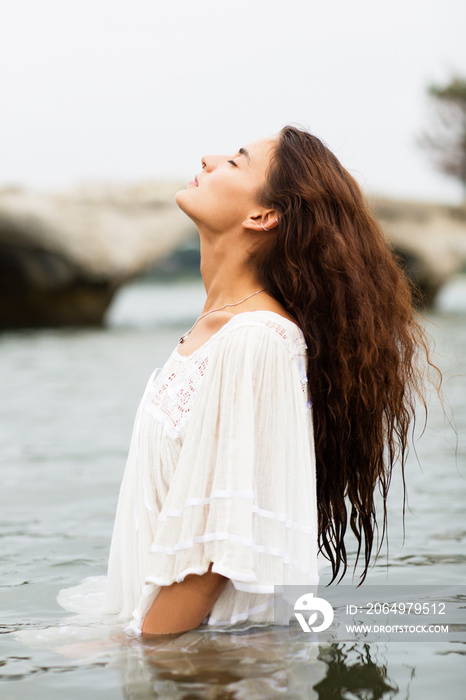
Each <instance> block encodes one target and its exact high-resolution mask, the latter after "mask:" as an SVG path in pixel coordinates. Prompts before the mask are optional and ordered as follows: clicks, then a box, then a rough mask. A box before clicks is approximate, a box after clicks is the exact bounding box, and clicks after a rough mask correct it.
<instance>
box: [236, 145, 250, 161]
mask: <svg viewBox="0 0 466 700" xmlns="http://www.w3.org/2000/svg"><path fill="white" fill-rule="evenodd" d="M238 153H239V154H240V155H242V156H246V158H247V161H248V163H249V161H250V160H251V157H250V155H249V151H247V150H246V149H245V148H240V149H239V151H238Z"/></svg>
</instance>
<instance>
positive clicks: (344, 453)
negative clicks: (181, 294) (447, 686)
mask: <svg viewBox="0 0 466 700" xmlns="http://www.w3.org/2000/svg"><path fill="white" fill-rule="evenodd" d="M260 201H261V203H262V204H264V205H265V206H267V207H271V208H272V207H273V208H275V209H276V210H277V212H278V219H279V224H278V229H276V230H277V235H276V238H275V240H274V242H273V244H272V247H271V248H269V249H268V250H267V251H266V253H265V254H264V252H262V253H261V254H260V257H255V258H254V263H255V265H256V266H257V268H258V271H259V276H260V281H261V283H262V285H263V286H264V288H265V289H267V291H268V292H269V293H270V294H271V295H272V296H274V297H275V298H276V299H277V300H278V301H280V302H281V304H282V305H283V306H284V307H285V309H286V310H287V311H288V313H289V314H290V315H291V316H292V317H293V318H294V319H295V320H296V322H297V324H298V325H299V326H300V328H301V329H302V331H303V333H304V336H305V339H306V343H307V376H308V386H309V392H310V397H311V399H312V405H313V421H314V434H315V452H316V467H317V504H318V521H319V545H320V550H321V552H323V553H324V555H325V556H326V557H327V558H328V559H329V560H330V562H331V565H332V573H333V577H332V581H333V580H335V579H336V577H337V576H338V574H339V572H340V570H341V569H342V573H341V577H343V576H344V574H345V573H346V571H347V567H348V563H347V551H346V546H345V533H346V532H347V527H348V519H349V525H350V527H351V530H352V531H353V533H354V534H355V536H356V538H357V542H358V548H357V556H356V563H355V568H356V564H357V562H358V560H359V558H360V556H361V555H362V557H363V565H364V570H363V572H362V574H361V582H362V581H363V580H364V578H365V577H366V574H367V571H368V568H369V566H370V563H371V560H372V552H373V550H374V538H375V533H376V531H378V533H379V544H378V547H377V548H376V555H377V554H378V553H379V552H380V547H381V545H382V542H383V540H384V536H385V534H386V522H387V507H386V500H387V494H388V489H389V486H390V481H391V475H392V469H393V467H394V465H395V463H397V462H398V463H399V464H400V467H401V472H402V477H403V484H404V483H405V482H404V468H405V462H406V457H407V452H408V442H409V435H408V431H409V428H410V426H411V424H412V423H413V421H414V420H415V401H416V398H417V397H418V398H420V399H421V405H423V406H424V408H426V403H425V401H424V399H423V386H424V374H425V367H428V366H429V365H431V364H432V363H431V361H430V358H429V348H428V338H427V336H426V333H425V331H424V329H423V327H422V326H421V325H420V323H419V321H418V320H417V317H416V313H415V312H414V310H413V293H412V289H411V286H410V284H409V283H408V281H407V279H406V277H405V275H404V273H403V271H402V269H401V267H400V265H399V263H398V261H397V259H396V258H395V255H394V253H393V251H392V249H391V247H390V245H389V244H388V242H387V240H386V239H385V237H384V235H383V233H382V230H381V227H380V225H379V224H378V222H377V221H376V219H375V218H374V216H373V214H372V213H371V211H370V209H369V206H368V204H367V202H366V200H365V198H364V196H363V194H362V192H361V189H360V187H359V185H358V184H357V182H356V181H355V180H354V178H353V177H352V176H351V175H350V174H349V173H348V172H347V171H346V170H345V168H343V166H342V165H341V164H340V162H339V161H338V159H337V158H336V156H335V155H334V154H333V153H332V152H331V151H330V150H329V149H328V148H327V147H326V146H325V145H324V144H323V143H322V142H321V141H320V140H319V139H318V138H316V137H315V136H313V135H311V134H310V133H308V132H306V131H304V130H301V129H299V128H295V127H291V126H286V127H285V128H284V129H282V131H281V132H280V134H279V137H278V142H277V145H276V149H275V152H274V154H273V157H272V160H271V164H270V167H269V171H268V173H267V179H266V185H265V188H264V189H263V190H262V192H261V193H260ZM420 354H424V357H426V358H427V362H426V363H424V366H423V367H424V368H423V367H422V366H421V363H420V362H419V355H420ZM432 366H433V365H432ZM377 487H378V488H379V490H380V493H381V496H382V504H383V505H382V510H383V513H382V527H381V528H378V523H377V515H376V505H375V503H376V502H375V492H376V489H377ZM403 514H404V502H403ZM341 577H340V579H341Z"/></svg>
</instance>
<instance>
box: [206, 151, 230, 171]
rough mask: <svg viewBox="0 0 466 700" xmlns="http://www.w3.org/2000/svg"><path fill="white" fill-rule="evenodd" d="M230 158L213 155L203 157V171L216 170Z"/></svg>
mask: <svg viewBox="0 0 466 700" xmlns="http://www.w3.org/2000/svg"><path fill="white" fill-rule="evenodd" d="M229 157H230V156H213V155H206V156H202V158H201V164H202V169H203V170H207V171H210V170H214V169H215V168H216V167H217V165H219V164H220V163H221V162H222V161H225V160H227V158H229Z"/></svg>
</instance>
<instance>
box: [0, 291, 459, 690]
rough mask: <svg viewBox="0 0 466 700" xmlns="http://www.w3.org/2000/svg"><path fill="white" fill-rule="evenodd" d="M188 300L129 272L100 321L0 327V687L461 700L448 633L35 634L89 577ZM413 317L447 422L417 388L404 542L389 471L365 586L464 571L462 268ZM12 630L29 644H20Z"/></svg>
mask: <svg viewBox="0 0 466 700" xmlns="http://www.w3.org/2000/svg"><path fill="white" fill-rule="evenodd" d="M203 298H204V293H203V288H202V286H201V284H200V283H190V284H178V285H172V286H163V287H162V286H157V285H147V284H139V285H133V286H132V287H130V288H127V289H125V290H123V291H122V293H121V294H120V296H119V298H118V299H117V300H116V303H115V304H114V306H113V307H112V309H111V311H110V314H109V317H108V326H107V327H106V328H104V329H97V330H79V329H78V330H45V331H30V332H22V333H6V334H3V335H2V336H1V337H0V379H1V387H2V392H1V395H0V426H1V427H0V431H1V432H0V453H1V464H2V490H1V495H0V499H1V503H0V505H1V509H0V520H1V528H0V535H1V565H0V586H1V595H2V604H1V614H2V616H1V631H2V636H1V637H0V694H1V697H5V698H8V699H10V698H11V699H12V700H13V699H15V698H30V697H34V698H36V700H41V699H42V698H44V700H45V699H47V700H52V699H54V698H66V699H67V700H74V699H75V698H76V700H77V699H78V698H79V699H81V698H83V697H90V698H93V697H99V698H112V699H117V698H141V699H143V698H151V697H158V698H230V697H231V698H248V699H250V698H275V697H277V698H278V697H289V698H320V699H325V698H384V699H385V698H411V699H416V700H417V699H419V700H437V699H438V698H439V697H447V698H449V700H456V699H458V700H459V699H460V698H463V697H464V681H465V673H464V668H465V664H464V656H465V653H466V649H465V647H464V646H463V645H462V644H458V643H451V644H449V643H439V642H435V643H387V644H369V645H364V644H362V643H361V644H349V643H339V644H329V645H327V646H321V647H318V646H316V645H314V644H312V643H310V642H309V639H308V638H307V637H306V636H305V635H304V634H303V633H301V632H300V631H299V630H297V629H290V630H277V629H276V628H270V629H268V630H266V631H264V630H262V631H252V632H248V633H244V632H238V633H236V634H231V635H230V634H219V633H213V632H208V633H203V634H200V633H198V632H191V633H189V634H186V635H182V636H181V637H179V638H177V639H169V640H161V641H157V642H156V643H155V642H154V643H148V642H141V641H139V640H133V641H131V640H127V641H126V642H122V641H113V642H112V641H111V642H106V643H104V644H103V643H102V641H101V640H100V641H99V640H96V641H94V642H92V641H89V638H88V637H89V635H88V632H89V630H82V639H80V638H79V635H78V636H77V637H76V638H75V639H74V640H73V643H71V642H70V640H69V639H66V638H65V637H64V642H63V643H62V644H57V643H55V644H54V645H51V644H47V629H49V630H50V629H55V628H56V627H57V625H58V624H59V622H60V621H63V619H64V618H66V616H67V615H68V613H66V612H65V611H63V610H62V609H61V608H60V607H59V606H58V604H57V602H56V596H57V592H58V591H59V590H60V589H62V588H66V587H68V586H72V585H74V584H77V583H78V582H80V581H81V580H82V579H83V578H85V577H87V576H94V575H101V574H104V573H105V569H106V561H107V556H108V549H109V542H110V536H111V531H112V526H113V518H114V514H115V506H116V499H117V495H118V489H119V484H120V480H121V476H122V473H123V469H124V464H125V458H126V451H127V449H128V445H129V439H130V433H131V429H132V424H133V420H134V415H135V411H136V407H137V404H138V401H139V399H140V396H141V393H142V391H143V389H144V386H145V383H146V381H147V378H148V376H149V375H150V373H151V372H152V370H153V369H154V368H155V367H157V366H160V365H161V364H163V362H164V361H165V360H166V358H167V357H168V355H169V353H170V352H171V350H172V348H173V347H174V346H175V345H176V342H177V339H178V337H179V336H180V335H181V334H182V333H183V332H185V331H186V330H187V329H188V328H189V326H190V325H191V324H192V322H193V320H194V318H195V317H196V315H197V313H198V311H199V309H200V308H201V307H202V301H203ZM428 327H429V330H430V332H431V333H432V334H433V336H434V338H435V341H436V346H437V353H438V354H437V362H438V364H439V366H440V367H441V368H442V370H443V372H444V380H445V381H444V392H445V399H446V403H445V408H446V412H447V419H446V418H445V415H444V412H443V411H442V407H441V405H440V404H439V401H438V399H437V398H436V395H435V393H434V392H432V395H431V396H430V405H429V420H428V425H427V428H426V430H425V433H424V436H423V437H422V439H420V440H419V441H418V442H417V457H416V455H415V454H414V451H412V453H411V454H410V457H409V464H408V469H407V482H408V491H409V509H408V511H407V514H406V523H405V524H406V537H405V541H404V544H403V528H402V518H401V493H402V491H401V481H400V479H399V478H398V477H396V476H395V478H394V483H393V489H392V494H391V497H390V502H389V510H390V516H389V517H390V530H389V535H390V548H389V552H388V557H385V558H384V557H381V558H380V559H379V561H378V563H377V564H376V565H375V567H374V568H373V569H372V570H371V572H370V574H369V577H368V582H370V583H383V582H389V583H390V582H393V583H410V584H416V583H418V584H419V583H424V584H432V585H434V584H440V585H447V584H448V585H452V584H455V583H458V584H459V583H463V582H464V581H465V573H466V567H465V560H466V551H465V533H466V525H465V521H464V503H465V500H466V499H465V497H466V459H465V453H466V444H465V431H464V426H465V425H466V379H465V375H466V285H465V283H464V281H462V280H459V281H458V282H454V283H453V284H451V285H450V286H449V288H447V289H445V290H444V292H443V293H442V296H441V298H440V304H439V309H438V310H437V311H434V312H432V313H430V314H429V321H428ZM452 415H453V418H452ZM448 416H449V417H450V421H449V420H448ZM452 421H453V423H452ZM454 425H456V428H457V435H456V434H455V431H454V427H453V426H454ZM418 432H420V431H418ZM417 458H418V459H419V462H420V464H421V465H422V469H421V467H420V466H419V463H418V461H417ZM387 563H388V566H387ZM18 630H23V631H24V630H26V631H27V630H29V631H31V632H33V633H34V634H36V635H39V634H41V633H42V634H43V635H44V640H45V641H44V643H43V644H42V645H41V644H36V645H35V646H34V648H32V647H31V646H28V645H26V644H24V643H22V642H21V641H20V640H19V639H17V637H16V636H15V632H16V631H18Z"/></svg>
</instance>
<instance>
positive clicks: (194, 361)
mask: <svg viewBox="0 0 466 700" xmlns="http://www.w3.org/2000/svg"><path fill="white" fill-rule="evenodd" d="M257 314H265V315H266V319H265V320H262V321H261V322H260V323H259V324H258V323H257V316H256V315H257ZM269 314H273V315H274V316H277V314H274V313H273V312H267V311H265V312H255V311H253V312H250V313H248V312H246V313H243V314H238V316H235V317H234V318H233V319H231V321H229V322H228V323H226V324H225V326H223V328H221V329H220V331H218V332H217V333H215V334H214V335H213V336H212V337H211V339H209V340H208V341H207V343H205V344H204V345H203V346H201V347H200V348H198V350H196V351H194V352H193V353H192V354H191V355H188V356H183V355H178V354H177V353H176V352H174V353H172V355H171V357H170V359H169V361H168V362H167V364H166V365H165V367H164V368H163V369H162V370H161V372H160V374H159V375H158V377H157V379H156V381H151V382H150V383H151V386H150V387H149V392H148V398H147V400H146V401H145V406H144V409H145V410H146V411H148V412H149V413H150V414H151V415H152V416H153V417H154V418H155V419H156V420H157V422H159V423H161V424H162V426H163V427H164V429H165V431H166V432H167V433H168V435H169V436H170V437H171V438H172V439H174V440H176V439H177V438H178V437H179V434H180V431H181V429H182V427H183V425H184V424H185V423H186V422H187V420H188V418H189V412H190V409H191V405H192V401H193V399H194V397H195V395H196V393H197V390H198V389H199V386H200V384H201V381H202V378H203V377H204V374H205V372H206V369H207V366H208V361H209V358H208V354H209V353H210V350H209V346H210V345H211V344H212V343H214V342H218V340H219V338H220V337H221V336H222V335H224V334H225V333H228V332H232V331H234V330H235V328H237V325H238V323H239V322H240V323H241V325H242V326H258V325H259V326H260V327H262V328H267V329H268V330H269V331H271V332H272V333H275V334H276V335H278V336H280V338H281V339H282V340H283V341H284V342H285V343H286V345H287V346H288V350H289V352H290V356H291V357H292V358H293V359H294V360H295V361H296V363H297V367H298V371H299V378H300V381H301V388H302V391H303V393H306V392H307V374H306V343H305V341H304V336H303V334H302V332H301V331H300V330H299V328H298V326H296V325H295V324H294V323H292V322H288V321H286V320H285V319H284V320H283V322H279V321H274V320H272V319H270V318H269V317H268V315H269ZM288 326H289V327H288ZM151 380H152V378H151ZM310 405H311V401H310V399H309V400H308V407H309V406H310Z"/></svg>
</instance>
